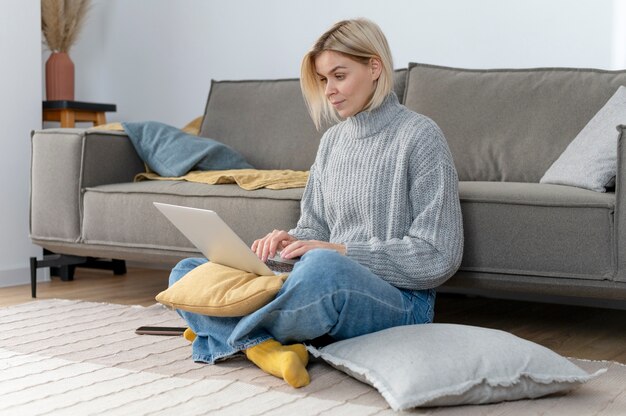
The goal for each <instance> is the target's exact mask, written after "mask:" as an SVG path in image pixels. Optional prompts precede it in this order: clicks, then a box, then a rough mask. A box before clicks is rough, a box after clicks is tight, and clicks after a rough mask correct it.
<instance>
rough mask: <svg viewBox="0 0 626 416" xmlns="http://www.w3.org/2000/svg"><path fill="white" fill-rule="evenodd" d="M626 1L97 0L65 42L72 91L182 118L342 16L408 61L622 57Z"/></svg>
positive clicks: (131, 116)
mask: <svg viewBox="0 0 626 416" xmlns="http://www.w3.org/2000/svg"><path fill="white" fill-rule="evenodd" d="M624 2H625V0H576V1H571V0H549V1H547V0H527V1H512V0H471V1H470V0H418V1H416V0H389V1H387V2H381V1H380V0H343V1H335V0H317V1H313V2H304V1H293V0H264V1H257V0H212V1H206V0H181V1H175V2H174V1H170V0H150V1H148V0H94V7H93V9H92V11H91V14H90V19H89V22H88V25H87V27H86V28H85V31H84V32H83V36H82V37H81V42H80V43H79V44H78V45H77V46H76V47H75V49H74V50H73V51H72V54H71V55H72V58H73V59H74V62H75V64H76V71H77V85H76V88H77V97H79V98H80V99H83V100H92V101H98V102H112V103H116V104H117V105H118V112H117V113H115V114H109V120H110V121H122V120H134V121H139V120H159V121H163V122H167V123H170V124H174V125H178V126H182V125H184V124H185V123H186V122H188V121H189V120H191V119H192V118H194V117H196V116H199V115H201V114H202V113H203V110H204V105H205V101H206V96H207V92H208V90H209V85H210V79H211V78H214V79H241V78H280V77H297V76H298V73H299V64H300V58H301V57H302V55H303V54H304V53H305V52H306V50H307V49H308V48H309V47H310V45H311V44H312V43H313V41H314V40H315V39H316V37H317V36H318V35H320V34H321V33H322V32H323V31H324V30H325V29H327V28H328V27H329V26H330V25H331V24H332V23H334V22H335V21H337V20H339V19H342V18H350V17H358V16H364V17H368V18H371V19H373V20H374V21H376V22H377V23H378V24H379V25H380V26H381V27H382V29H383V30H384V31H385V33H386V34H387V37H388V39H389V42H390V45H391V47H392V52H393V54H394V58H395V62H396V67H405V66H406V65H407V63H408V62H409V61H416V62H425V63H432V64H439V65H450V66H462V67H474V68H487V67H536V66H574V67H596V68H605V69H614V68H621V67H624V66H625V64H626V62H625V57H626V51H625V50H624V45H625V42H626V40H624V38H626V33H625V31H624V19H625V18H626V15H625V14H624V13H621V14H618V13H616V12H617V11H621V12H623V11H624V6H623V5H624Z"/></svg>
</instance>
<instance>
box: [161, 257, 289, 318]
mask: <svg viewBox="0 0 626 416" xmlns="http://www.w3.org/2000/svg"><path fill="white" fill-rule="evenodd" d="M288 276H289V275H288V274H281V275H278V276H259V275H257V274H254V273H249V272H245V271H242V270H238V269H233V268H232V267H228V266H222V265H221V264H216V263H211V262H208V263H205V264H203V265H201V266H198V267H196V268H195V269H193V270H192V271H190V272H189V273H187V274H186V275H184V276H183V277H182V278H181V279H180V280H179V281H177V282H176V283H174V284H173V285H172V286H170V287H169V288H168V289H166V290H164V291H163V292H161V293H159V294H158V295H157V296H156V300H157V302H160V303H162V304H163V305H165V306H168V307H170V308H174V309H182V310H185V311H189V312H195V313H199V314H202V315H208V316H223V317H226V316H229V317H233V316H244V315H248V314H250V313H252V312H254V311H256V310H257V309H259V308H261V307H262V306H264V305H266V304H267V303H269V302H270V301H271V300H272V299H274V297H275V296H276V293H278V291H279V290H280V288H281V287H282V285H283V282H284V281H285V280H286V279H287V277H288Z"/></svg>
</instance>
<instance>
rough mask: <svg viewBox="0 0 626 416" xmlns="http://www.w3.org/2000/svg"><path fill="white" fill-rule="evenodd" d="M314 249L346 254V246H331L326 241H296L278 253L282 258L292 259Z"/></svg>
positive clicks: (331, 244)
mask: <svg viewBox="0 0 626 416" xmlns="http://www.w3.org/2000/svg"><path fill="white" fill-rule="evenodd" d="M314 248H325V249H330V250H335V251H337V252H339V254H346V246H344V245H343V244H333V243H329V242H327V241H318V240H297V241H294V242H293V243H291V244H289V245H287V246H286V247H284V248H283V250H282V252H281V253H280V255H281V257H282V258H285V259H292V258H295V257H300V256H303V255H304V253H306V252H307V251H309V250H313V249H314Z"/></svg>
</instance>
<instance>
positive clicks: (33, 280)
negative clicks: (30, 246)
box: [30, 257, 37, 298]
mask: <svg viewBox="0 0 626 416" xmlns="http://www.w3.org/2000/svg"><path fill="white" fill-rule="evenodd" d="M30 294H31V296H32V297H33V298H36V297H37V257H31V258H30Z"/></svg>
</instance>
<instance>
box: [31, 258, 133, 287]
mask: <svg viewBox="0 0 626 416" xmlns="http://www.w3.org/2000/svg"><path fill="white" fill-rule="evenodd" d="M77 266H78V267H89V268H94V269H106V270H112V271H113V274H114V275H122V274H126V262H125V261H124V260H117V259H113V260H111V261H106V260H98V259H95V258H93V257H79V256H69V255H65V254H54V253H52V252H51V251H49V250H46V249H44V256H43V259H42V260H37V258H36V257H31V258H30V288H31V296H32V297H33V298H36V297H37V269H39V268H42V267H49V268H50V275H52V276H59V277H60V278H61V280H63V281H65V282H67V281H71V280H74V270H76V267H77Z"/></svg>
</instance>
